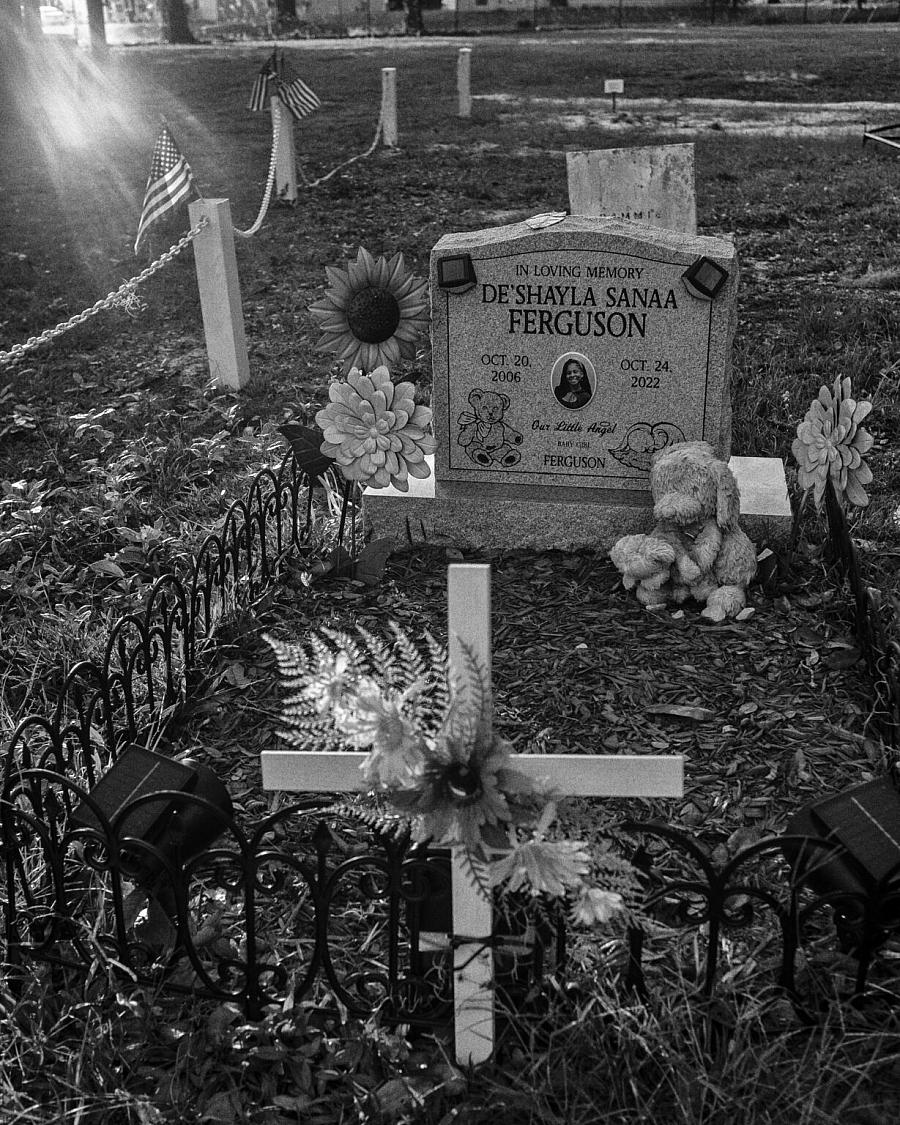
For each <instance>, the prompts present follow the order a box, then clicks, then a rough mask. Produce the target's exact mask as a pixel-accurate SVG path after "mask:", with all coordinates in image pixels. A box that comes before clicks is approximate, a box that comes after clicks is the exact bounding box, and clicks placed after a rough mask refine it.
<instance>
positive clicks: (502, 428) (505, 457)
mask: <svg viewBox="0 0 900 1125" xmlns="http://www.w3.org/2000/svg"><path fill="white" fill-rule="evenodd" d="M469 405H470V406H471V407H472V409H471V410H464V411H463V412H462V413H461V414H460V416H459V437H458V438H457V439H456V440H457V441H458V442H459V444H460V445H461V446H462V447H463V449H465V451H466V453H468V455H469V457H470V458H471V459H472V460H473V461H474V462H475V464H476V465H483V466H488V465H500V466H502V467H503V468H509V467H510V466H512V465H517V464H518V463H519V461H521V460H522V454H521V453H520V452H519V451H518V449H516V448H515V446H517V445H521V444H522V441H523V438H522V435H521V434H520V433H519V431H518V430H514V429H513V428H512V426H508V425H507V424H506V422H504V421H503V415H504V414H505V413H506V410H507V409H508V407H509V398H508V396H507V395H503V394H498V393H497V392H496V391H482V390H479V389H478V388H477V387H476V388H475V390H473V391H470V392H469Z"/></svg>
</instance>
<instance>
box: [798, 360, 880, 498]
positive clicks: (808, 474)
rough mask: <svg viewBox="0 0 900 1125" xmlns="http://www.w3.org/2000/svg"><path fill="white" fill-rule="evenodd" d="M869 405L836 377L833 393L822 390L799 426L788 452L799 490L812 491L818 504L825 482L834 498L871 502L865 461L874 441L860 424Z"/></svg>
mask: <svg viewBox="0 0 900 1125" xmlns="http://www.w3.org/2000/svg"><path fill="white" fill-rule="evenodd" d="M871 409H872V403H871V402H867V401H864V400H857V399H854V398H853V395H852V391H851V386H850V380H849V379H848V378H844V379H842V378H841V377H840V375H838V376H837V378H836V379H835V380H834V385H833V387H832V388H831V389H829V388H828V387H821V388H820V389H819V394H818V397H817V398H816V399H814V400H813V403H812V406H810V408H809V410H807V412H806V417H805V418H804V419H803V421H802V422H801V423H800V425H799V426H798V427H797V436H796V438H794V443H793V445H792V446H791V452H792V453H793V454H794V458H795V459H796V461H797V464H798V466H799V468H800V473H799V480H800V486H801V487H802V488H804V489H809V488H811V489H812V490H813V499H814V500H815V502H816V506H817V507H819V506H821V503H822V498H823V496H824V495H825V484H826V482H827V480H828V478H829V477H830V478H831V483H832V485H833V486H834V489H835V491H836V492H837V493H838V495H841V494H843V495H845V496H846V497H847V499H848V500H849V501H850V503H851V504H856V505H858V506H859V507H861V508H862V507H865V505H866V504H868V503H869V497H868V496H867V495H866V491H865V488H864V487H863V486H864V485H867V484H870V483H871V481H872V470H871V469H870V468H869V466H868V465H867V464H866V462H865V461H864V460H863V454H864V453H868V452H869V450H870V449H871V448H872V445H873V443H874V438H873V437H872V435H871V434H870V433H869V432H868V430H866V429H865V427H864V426H862V425H861V424H860V423H861V422H862V421H863V419H865V418H866V417H867V416H868V414H869V412H870V411H871Z"/></svg>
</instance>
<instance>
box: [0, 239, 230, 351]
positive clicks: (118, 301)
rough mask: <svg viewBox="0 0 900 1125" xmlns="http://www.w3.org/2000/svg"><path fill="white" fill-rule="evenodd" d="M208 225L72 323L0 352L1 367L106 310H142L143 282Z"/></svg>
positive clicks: (176, 254) (172, 247)
mask: <svg viewBox="0 0 900 1125" xmlns="http://www.w3.org/2000/svg"><path fill="white" fill-rule="evenodd" d="M208 222H209V220H208V219H206V218H203V219H201V220H200V222H199V223H197V225H196V226H195V227H191V229H190V230H189V231H188V232H187V234H185V235H183V236H182V237H181V238H180V239H179V240H178V241H177V242H176V243H175V244H174V246H170V247H169V249H168V250H167V251H166V252H165V253H164V254H162V255H161V256H160V257H159V258H157V259H156V261H155V262H153V263H152V264H151V265H149V266H147V268H146V269H145V270H142V271H141V272H140V273H139V274H138V275H137V277H132V278H131V279H130V280H129V281H125V282H123V283H122V284H121V285H120V286H119V288H118V289H116V290H114V291H113V292H112V293H107V295H106V296H105V297H103V298H102V299H101V300H99V301H95V302H94V304H93V305H91V307H90V308H89V309H85V310H84V311H83V312H80V313H76V314H75V316H70V317H69V319H68V320H64V321H62V322H61V323H60V324H57V325H56V327H55V328H48V329H47V330H46V331H45V332H42V333H41V334H40V336H29V337H28V339H27V340H26V341H25V343H24V344H13V346H12V347H11V348H10V349H9V351H6V352H0V367H5V366H11V365H12V364H13V363H18V361H19V360H20V359H21V358H22V357H23V356H24V355H25V353H26V352H30V351H31V350H32V349H33V348H37V347H39V346H40V345H41V344H46V343H48V341H50V340H55V339H56V337H57V336H62V334H63V333H64V332H68V331H69V329H70V328H74V327H75V325H76V324H83V323H84V321H86V320H88V319H89V318H90V317H92V316H96V315H97V313H98V312H102V311H103V309H111V308H122V309H125V311H126V312H129V313H133V312H136V311H139V310H140V308H141V307H142V304H143V303H142V301H141V298H140V297H139V296H138V295H137V292H136V289H137V287H138V286H139V285H140V284H142V282H144V281H146V280H147V278H148V277H152V276H153V274H155V273H157V272H158V271H159V270H161V269H162V267H163V266H164V265H166V264H167V263H168V262H171V260H172V259H173V258H175V257H177V256H178V255H179V254H180V253H181V251H182V250H184V249H185V247H187V246H188V244H189V243H190V242H192V241H193V239H195V238H196V237H197V235H198V234H199V233H200V231H202V230H203V228H204V227H205V226H206V225H207V223H208Z"/></svg>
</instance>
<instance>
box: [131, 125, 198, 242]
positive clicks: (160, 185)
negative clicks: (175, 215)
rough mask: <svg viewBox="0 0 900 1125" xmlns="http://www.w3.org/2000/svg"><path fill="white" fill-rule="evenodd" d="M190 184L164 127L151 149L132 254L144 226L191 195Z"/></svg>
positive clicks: (187, 167)
mask: <svg viewBox="0 0 900 1125" xmlns="http://www.w3.org/2000/svg"><path fill="white" fill-rule="evenodd" d="M193 183H194V179H193V176H192V175H191V168H190V165H189V164H188V162H187V161H186V160H185V158H184V157H183V156H182V155H181V153H180V152H179V151H178V146H177V145H176V144H175V142H174V141H173V140H172V134H171V133H170V132H169V130H168V127H167V126H166V125H163V127H162V129H160V131H159V136H158V137H157V138H156V144H155V146H154V148H153V160H152V161H151V163H150V175H149V177H148V178H147V191H146V193H145V194H144V207H143V210H142V211H141V221H140V222H139V223H138V232H137V238H136V239H135V240H134V252H135V254H136V253H137V250H138V246H139V245H140V241H141V239H142V238H143V236H144V234H145V233H146V230H147V227H149V226H150V224H151V223H155V222H156V220H157V219H159V218H161V217H162V216H163V215H164V214H165V213H166V212H167V211H169V210H171V208H173V207H175V206H177V205H178V204H179V203H180V202H181V200H182V199H184V198H185V196H186V195H187V194H188V193H189V192H190V190H191V187H192V186H193Z"/></svg>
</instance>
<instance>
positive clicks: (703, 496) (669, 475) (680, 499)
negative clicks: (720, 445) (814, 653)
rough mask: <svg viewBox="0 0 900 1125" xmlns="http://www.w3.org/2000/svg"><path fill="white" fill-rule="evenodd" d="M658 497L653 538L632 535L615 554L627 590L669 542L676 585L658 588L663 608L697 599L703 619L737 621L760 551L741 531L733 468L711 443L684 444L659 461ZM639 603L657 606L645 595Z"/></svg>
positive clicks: (653, 487) (655, 475)
mask: <svg viewBox="0 0 900 1125" xmlns="http://www.w3.org/2000/svg"><path fill="white" fill-rule="evenodd" d="M650 492H651V494H652V496H653V515H654V517H655V519H656V526H655V527H654V528H653V529H652V530H651V531H650V532H649V534H648V535H646V536H640V535H637V536H635V535H628V536H625V537H624V538H622V539H620V540H619V541H618V542H617V543H616V544H614V546H613V549H612V551H610V558H611V559H612V561H613V563H614V564H615V566H616V567H617V569H618V570H620V571H621V572H622V575H623V579H622V583H623V585H624V586H625V587H626V589H632V588H633V587H634V585H635V581H634V578H636V577H637V576H638V574H639V572H640V571H641V569H642V568H646V565H647V563H646V559H647V558H648V556H649V557H659V556H660V554H661V552H660V548H659V547H658V546H657V545H658V544H660V543H662V544H665V545H667V546H669V547H670V549H671V552H672V561H671V563H669V574H668V578H667V579H665V580H663V582H662V583H660V584H659V586H657V587H655V589H656V595H657V597H656V600H657V602H662V601H674V602H683V601H685V600H686V599H687V598H688V597H692V598H694V600H695V601H698V602H702V603H704V608H703V610H702V613H701V616H702V617H705V618H707V619H708V620H710V621H723V620H725V618H726V617H734V616H735V615H736V614H737V613H739V612H740V610H741V609H743V607H744V606H745V605H746V601H747V599H746V589H747V586H748V585H749V583H750V581H751V580H752V578H753V576H754V574H755V573H756V548H755V547H754V546H753V544H752V543H751V541H750V540H749V539H748V538H747V536H746V535H745V533H744V532H743V531H742V530H741V528H740V526H739V524H738V518H739V516H740V494H739V492H738V487H737V482H736V481H735V479H734V475H733V473H732V472H731V470H730V469H729V468H728V466H727V464H726V463H725V462H724V461H720V460H719V459H718V458H717V457H716V455H715V453H714V452H713V448H712V446H711V445H709V443H708V442H705V441H684V442H678V443H676V444H675V445H670V446H667V447H666V448H665V449H662V450H660V451H659V452H658V453H656V454H654V456H653V461H652V463H651V468H650ZM648 541H649V542H648ZM638 598H639V600H640V601H641V602H642V603H643V604H645V605H646V604H651V603H648V602H647V601H646V600H645V598H644V597H642V596H641V591H640V588H639V589H638Z"/></svg>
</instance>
